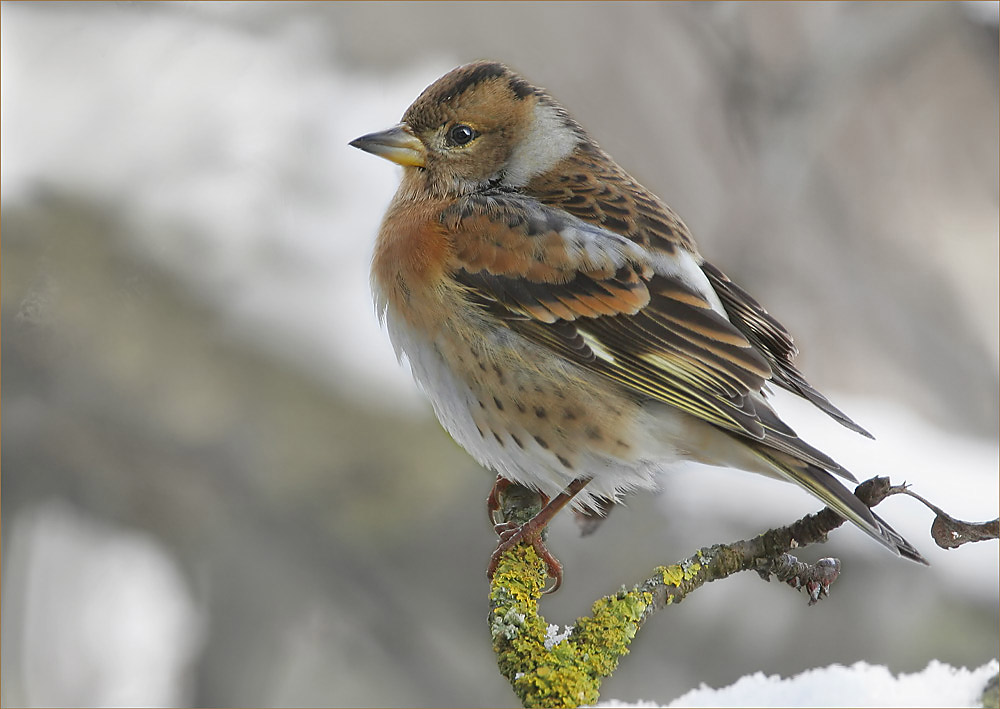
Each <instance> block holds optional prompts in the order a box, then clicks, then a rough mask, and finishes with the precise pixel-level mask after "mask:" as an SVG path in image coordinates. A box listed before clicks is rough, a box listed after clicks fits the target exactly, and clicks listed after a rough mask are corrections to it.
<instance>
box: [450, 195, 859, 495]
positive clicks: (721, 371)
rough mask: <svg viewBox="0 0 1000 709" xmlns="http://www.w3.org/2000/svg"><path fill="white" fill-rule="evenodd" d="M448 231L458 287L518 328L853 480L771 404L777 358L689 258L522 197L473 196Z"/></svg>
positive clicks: (642, 391)
mask: <svg viewBox="0 0 1000 709" xmlns="http://www.w3.org/2000/svg"><path fill="white" fill-rule="evenodd" d="M441 221H442V224H443V225H444V227H445V228H446V229H447V230H448V231H449V232H450V233H451V234H452V236H453V240H454V247H455V253H454V263H453V264H452V269H453V276H454V278H455V280H456V281H457V282H458V283H460V284H461V285H462V286H463V287H464V288H465V290H466V294H467V297H468V299H469V300H470V302H472V303H474V304H476V305H477V306H479V307H481V308H483V309H484V310H486V311H488V312H490V313H491V314H492V315H494V316H495V317H497V318H498V319H499V320H500V321H502V322H503V323H505V324H506V325H507V326H508V327H510V328H511V329H512V330H515V331H517V332H519V333H520V334H522V335H524V336H525V337H527V338H528V339H529V340H531V341H533V342H535V343H537V344H540V345H542V346H545V347H547V348H549V349H550V350H551V351H552V352H553V353H555V354H558V355H560V356H562V357H564V358H566V359H567V360H570V361H573V362H575V363H577V364H579V365H581V366H583V367H586V368H587V369H590V370H591V371H594V372H597V373H598V374H600V375H602V376H605V377H608V378H609V379H611V380H614V381H615V382H617V383H618V384H620V385H621V386H623V387H625V388H626V389H627V390H630V391H631V392H633V394H635V395H636V396H639V397H643V398H649V399H654V400H658V401H662V402H665V403H668V404H671V405H673V406H676V407H677V408H679V409H681V410H683V411H685V412H687V413H689V414H691V415H692V416H696V417H698V418H700V419H702V420H704V421H707V422H709V423H711V424H714V425H715V426H718V427H719V428H722V429H724V430H727V431H729V432H731V433H734V434H736V435H739V436H743V437H747V438H749V439H752V440H754V441H757V442H759V443H762V444H763V445H765V446H767V447H769V448H771V449H774V450H778V451H781V452H783V453H786V454H788V455H791V456H793V457H794V458H796V459H798V460H802V461H804V462H808V463H812V464H814V465H817V466H820V467H822V468H825V469H827V470H831V471H836V472H838V473H840V474H842V475H845V476H846V477H850V473H847V471H844V470H842V469H841V468H840V467H839V466H838V465H837V464H836V463H835V462H834V461H833V460H831V459H830V458H829V457H827V456H826V455H824V454H823V453H821V452H820V451H818V450H816V449H815V448H813V447H811V446H809V445H808V444H806V443H804V442H803V441H801V440H800V439H799V438H798V437H797V436H796V435H795V432H794V431H792V429H790V428H789V427H788V426H787V425H786V424H784V423H783V422H782V421H781V420H780V419H779V418H778V416H777V415H776V414H775V413H774V412H773V411H772V410H771V408H770V407H769V406H768V405H767V404H766V403H765V402H764V401H763V398H762V397H761V396H760V391H761V388H762V387H763V386H764V384H765V382H766V381H768V380H769V379H771V377H772V368H771V365H770V364H769V362H768V358H767V357H766V356H765V355H764V354H762V353H761V351H759V349H758V348H757V346H755V344H754V343H753V342H751V341H750V340H749V339H748V338H747V337H746V336H745V335H744V334H743V333H742V332H741V331H740V330H739V329H737V328H736V327H734V326H733V324H732V323H731V322H730V321H729V320H728V318H727V316H726V315H725V312H724V310H723V306H722V303H721V302H720V301H719V298H718V296H716V295H715V292H714V290H712V287H711V284H710V283H709V281H708V278H707V277H706V276H705V274H704V273H703V272H702V271H701V270H700V268H699V265H698V263H697V262H696V261H695V259H694V257H693V256H691V255H690V254H689V253H688V252H686V251H685V252H683V253H682V254H681V255H678V256H677V257H676V258H675V257H670V256H669V255H666V254H663V253H655V252H653V251H651V250H648V249H645V248H643V247H642V246H640V245H638V244H635V243H634V242H632V241H630V240H628V239H625V238H624V237H622V236H620V235H618V234H615V233H614V232H611V231H608V230H605V229H602V228H599V227H596V226H594V225H592V224H588V223H586V222H583V221H581V220H579V219H576V218H574V217H572V216H569V215H567V214H565V213H564V212H561V211H559V210H554V209H550V208H548V207H545V206H543V205H540V204H538V203H537V202H535V201H534V200H531V199H527V198H524V197H523V196H520V195H510V194H476V195H471V196H468V197H465V198H463V200H461V201H460V202H459V203H458V204H456V205H454V206H453V207H452V208H451V209H449V210H448V211H446V212H445V213H444V214H442V216H441Z"/></svg>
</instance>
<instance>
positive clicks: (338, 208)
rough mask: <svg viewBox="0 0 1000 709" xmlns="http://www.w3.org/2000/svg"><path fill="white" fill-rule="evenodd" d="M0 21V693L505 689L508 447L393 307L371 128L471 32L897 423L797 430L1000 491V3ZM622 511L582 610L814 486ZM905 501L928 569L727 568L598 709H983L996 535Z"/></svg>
mask: <svg viewBox="0 0 1000 709" xmlns="http://www.w3.org/2000/svg"><path fill="white" fill-rule="evenodd" d="M525 28H527V29H525ZM0 31H2V37H0V52H2V56H0V69H2V120H0V130H2V141H3V142H2V150H3V156H2V165H0V185H2V193H0V197H2V208H3V217H4V226H6V227H7V229H5V230H4V232H3V236H4V240H3V325H4V327H5V329H6V333H5V334H6V335H7V338H6V340H5V342H4V351H3V358H4V359H3V364H4V368H5V370H6V371H5V373H6V374H7V381H6V382H5V387H4V389H3V409H4V413H5V414H6V416H5V419H4V427H3V468H4V492H5V493H6V494H5V496H4V502H3V513H4V515H3V518H4V523H3V532H4V534H3V572H4V574H3V578H4V584H3V594H4V595H3V649H4V659H5V661H4V663H3V687H4V688H3V703H4V704H8V705H25V706H28V705H30V706H46V705H63V706H73V705H93V706H108V705H119V706H120V705H132V706H153V705H160V706H165V705H234V704H247V705H259V706H265V705H267V706H271V705H289V704H294V705H303V706H306V705H308V706H312V705H317V706H321V705H392V704H397V705H449V704H464V705H475V704H480V703H481V704H483V705H503V704H509V703H511V702H513V701H514V698H513V695H512V694H510V693H509V690H508V689H507V688H506V687H505V685H504V683H503V680H502V678H500V677H499V675H498V674H497V673H496V669H495V664H493V659H492V656H491V653H490V652H489V647H488V637H487V633H486V630H487V629H486V626H485V621H484V618H485V610H484V609H485V594H486V587H485V581H484V580H483V578H481V577H482V575H483V574H482V568H483V566H484V564H485V559H486V557H487V555H488V553H489V548H490V545H491V543H492V540H491V538H490V532H489V529H488V528H487V526H486V524H485V516H484V514H483V510H482V499H483V496H484V495H485V493H486V491H487V489H488V487H489V484H490V476H489V475H488V474H487V473H485V472H482V471H480V470H478V469H477V468H476V466H475V465H474V464H473V463H472V462H471V461H470V460H468V459H467V458H466V457H464V455H463V454H462V453H461V452H459V451H457V450H456V449H455V448H454V446H453V444H451V443H450V442H449V441H448V440H447V439H446V437H445V436H444V435H443V434H442V433H441V432H440V431H439V430H438V429H437V427H436V426H435V425H434V423H433V421H431V419H430V415H429V411H428V407H427V406H426V404H425V403H424V402H423V400H422V399H421V397H420V395H419V393H418V392H417V391H416V390H415V388H414V386H413V385H412V383H411V381H410V378H409V375H408V373H407V372H406V370H405V367H400V366H398V364H397V363H396V361H395V359H394V356H393V354H392V349H391V347H390V346H389V345H388V342H387V339H386V337H385V335H384V333H383V332H381V331H380V329H379V327H378V324H377V321H376V319H375V316H374V312H373V308H372V306H371V301H370V295H369V291H368V261H369V259H370V254H371V249H372V241H373V238H374V234H375V232H376V230H377V228H378V222H379V219H380V217H381V214H382V212H383V210H384V208H385V206H386V205H387V203H388V201H389V199H390V198H391V195H392V193H393V191H394V189H395V185H396V182H397V181H398V170H397V169H396V168H394V167H393V166H391V165H389V164H388V163H385V162H384V161H380V160H376V159H374V158H372V157H371V156H369V155H366V154H363V153H361V152H359V151H356V150H352V149H349V148H347V146H346V144H347V142H348V141H349V140H351V139H352V138H354V137H357V136H358V135H361V134H363V133H366V132H370V131H372V130H376V129H379V128H382V127H386V126H388V125H391V124H392V123H394V122H395V121H396V120H398V117H399V115H400V114H401V113H402V111H403V110H404V109H405V107H406V106H407V105H408V104H409V102H410V101H411V100H412V99H413V98H414V97H415V96H416V95H417V94H418V93H419V92H420V90H422V89H423V88H424V86H426V85H427V84H428V83H429V82H430V81H432V80H433V79H434V78H436V77H437V76H439V75H440V74H442V73H443V72H444V71H446V70H448V69H449V68H451V67H452V66H454V65H456V64H458V63H460V62H463V61H468V60H471V59H474V58H479V57H482V56H491V57H494V58H500V59H503V60H505V61H508V62H510V63H511V64H513V65H515V66H517V67H519V68H521V69H523V70H524V71H525V73H527V74H528V76H529V77H530V78H532V79H534V80H536V81H537V82H539V83H542V84H544V85H547V86H548V87H549V88H550V89H551V90H552V91H553V93H554V94H555V95H556V96H557V97H560V98H562V99H563V100H564V101H565V102H566V103H567V104H568V105H569V106H570V108H571V110H573V111H574V113H575V114H576V115H577V117H578V118H579V119H580V120H581V122H582V123H583V124H584V125H586V126H588V127H590V128H591V130H592V132H593V133H594V134H595V136H596V138H597V139H598V140H599V141H600V142H601V143H602V145H604V147H606V148H608V149H609V151H610V152H611V153H612V154H614V155H616V156H617V157H618V158H619V160H620V161H621V162H622V163H623V164H625V165H626V168H628V169H630V170H631V171H633V172H634V173H635V174H637V175H639V176H640V177H641V178H642V179H643V180H644V181H645V182H646V183H647V184H648V185H649V186H650V187H652V188H653V189H654V190H655V191H657V192H658V193H660V194H661V195H663V196H664V197H665V198H667V200H668V201H669V202H671V203H673V204H674V205H675V206H676V207H677V208H678V209H679V211H680V212H681V213H682V215H684V216H685V218H686V219H687V220H688V222H689V223H690V225H691V226H692V227H693V228H694V230H695V233H696V234H697V235H699V237H698V238H699V240H700V242H701V244H702V248H703V251H704V253H705V255H706V256H707V257H708V258H709V259H710V260H713V261H715V262H717V263H719V264H720V265H721V266H723V268H724V269H725V270H726V271H727V272H728V273H730V275H731V276H732V277H733V278H734V279H735V280H737V281H738V282H742V283H743V284H744V285H746V286H747V287H748V288H749V290H751V291H752V292H754V293H756V294H757V295H758V296H759V297H760V299H761V300H762V301H763V302H764V303H765V305H768V307H770V308H771V310H772V311H774V312H776V313H777V314H778V316H779V317H781V318H782V320H783V321H785V322H786V324H788V325H789V326H790V327H791V328H792V330H793V332H796V333H797V334H798V335H797V336H798V342H799V344H800V347H801V349H802V350H803V355H802V358H801V362H802V366H803V369H804V370H805V372H806V373H807V376H809V377H810V378H811V379H812V380H813V381H814V383H817V384H819V385H820V387H821V388H822V389H824V390H825V391H827V393H828V394H829V395H830V397H831V398H832V399H833V400H834V401H835V402H836V403H837V404H838V406H840V407H841V408H842V409H844V410H845V411H847V412H849V414H850V415H851V416H852V417H853V418H855V419H856V420H857V421H859V422H860V423H861V424H862V425H864V426H865V427H866V428H868V429H869V430H871V431H873V432H874V433H875V434H876V437H877V440H876V441H868V440H865V439H862V438H860V437H858V436H856V435H854V434H851V433H850V432H849V431H846V430H844V429H841V428H840V427H838V426H837V425H836V424H835V423H832V422H830V421H829V420H827V419H825V418H824V417H823V416H822V415H821V414H819V413H817V412H815V411H814V410H812V409H811V408H810V407H809V405H808V404H805V403H803V402H801V401H799V400H797V399H795V398H794V397H791V396H779V397H778V406H779V410H780V411H782V412H783V413H784V414H786V417H787V419H788V420H789V421H790V422H792V423H793V425H794V426H795V428H796V429H797V430H798V431H799V433H800V434H801V435H802V436H803V437H804V438H806V439H807V440H809V441H810V442H812V443H813V444H815V445H817V446H818V447H820V448H822V449H824V450H826V451H828V452H830V453H831V454H832V455H833V456H834V457H835V458H837V459H838V460H839V461H840V462H842V463H844V464H845V465H846V466H847V467H848V468H849V469H851V470H853V471H854V472H855V473H856V474H857V475H858V476H859V477H867V476H868V475H870V474H875V473H878V474H882V475H889V476H890V477H891V478H892V479H893V481H895V482H902V481H904V480H905V481H907V482H910V483H912V484H913V485H914V489H915V490H916V491H917V492H919V493H920V494H921V495H923V496H925V497H927V498H929V499H930V500H932V501H934V502H935V503H936V504H938V505H940V506H941V507H943V508H945V509H946V510H948V511H950V512H951V513H952V514H954V515H955V516H957V517H960V518H962V519H967V520H974V521H981V520H987V519H992V518H995V517H996V516H997V510H998V499H1000V490H998V474H997V471H998V466H1000V453H998V451H1000V449H998V444H997V418H998V414H997V376H998V363H997V357H998V324H997V322H998V316H997V292H998V286H997V230H998V226H997V208H998V203H997V177H996V172H997V136H996V127H997V103H998V101H997V87H996V58H997V56H996V3H982V4H975V3H970V4H965V5H964V6H956V7H953V8H946V7H944V6H940V5H936V4H933V3H932V4H929V5H927V6H923V7H918V6H911V5H906V4H902V5H900V6H899V7H894V8H888V7H883V8H876V7H867V8H866V7H843V8H833V7H811V8H809V7H804V6H793V7H790V8H787V9H785V8H778V7H767V6H756V5H752V4H751V5H742V6H734V5H729V4H721V5H710V6H706V7H686V6H667V7H664V6H656V5H645V6H643V5H640V6H634V5H623V6H619V7H608V6H604V5H601V4H594V5H591V6H578V5H539V6H535V7H525V6H516V7H512V8H507V9H503V10H500V9H498V7H496V6H491V5H490V4H483V5H482V6H476V5H466V4H445V5H438V4H412V5H409V4H404V5H395V4H384V5H369V6H362V5H354V4H350V3H344V4H339V3H338V4H333V5H323V4H316V5H313V4H307V5H305V6H302V5H292V6H290V7H287V6H283V5H273V4H267V3H263V4H254V5H242V4H209V3H205V4H202V3H198V4H185V3H178V4H173V3H171V4H165V5H161V4H146V3H137V4H129V3H125V4H116V5H82V6H76V5H55V6H49V5H45V4H39V5H34V4H17V3H5V4H4V5H3V6H2V24H0ZM550 33H551V34H550ZM609 38H610V39H611V40H612V41H611V42H610V46H605V44H602V42H604V41H605V40H608V39H609ZM546 42H548V44H546ZM581 44H583V45H584V46H579V45H581ZM590 46H594V47H598V46H599V47H600V49H599V50H595V51H593V52H591V51H590V50H589V49H587V47H590ZM602 52H603V54H602ZM747 57H749V59H747ZM727 62H728V64H727ZM991 62H992V63H991ZM720 65H722V69H720V68H719V67H720ZM726 67H729V69H730V70H731V69H732V68H733V67H737V68H738V71H736V72H735V73H730V74H727V73H726V72H725V71H724V69H725V68H726ZM803 67H805V68H803ZM796 72H800V74H801V75H797V74H796ZM724 81H729V82H730V83H729V84H725V83H724ZM775 87H777V88H775ZM927 87H934V92H930V91H929V90H928V89H927ZM723 88H724V89H725V90H723ZM914 97H919V98H914ZM911 101H916V103H915V104H912V105H911V103H910V102H911ZM873 116H875V117H873ZM866 121H871V123H868V122H866ZM873 125H874V127H872V126H873ZM942 136H943V137H942ZM302 402H306V403H302ZM629 507H630V510H621V511H616V512H615V513H614V514H613V515H612V516H611V518H610V519H609V521H608V522H607V523H606V524H605V529H602V530H601V531H600V532H599V533H598V534H597V535H595V536H594V537H593V538H592V539H585V540H580V539H578V538H576V535H575V533H574V530H573V528H572V525H571V523H569V522H568V521H567V520H559V521H558V522H557V523H556V524H555V525H554V531H553V539H554V540H555V541H554V548H555V550H556V552H557V553H558V554H559V556H560V557H561V558H562V561H563V562H564V563H565V564H566V568H567V577H566V582H567V588H566V589H565V590H563V591H561V592H560V594H558V596H557V597H556V598H554V599H551V601H549V600H547V601H546V604H548V605H543V610H545V611H546V612H549V611H551V615H552V617H553V618H554V619H556V620H558V622H562V623H568V622H571V620H572V618H573V617H575V616H576V615H580V614H582V613H585V612H586V611H587V606H588V604H589V602H590V601H592V600H593V599H594V598H596V597H597V596H599V595H601V594H604V593H608V592H611V591H613V590H614V589H615V588H616V587H617V586H618V585H620V584H623V583H631V582H635V581H638V580H640V579H641V578H642V575H643V574H644V573H646V571H647V570H648V569H651V568H652V567H653V566H655V565H656V564H658V563H665V562H669V561H672V560H674V559H676V558H680V557H682V556H685V555H687V554H689V553H690V552H691V551H693V550H694V549H696V548H697V547H699V546H701V545H704V544H709V543H713V542H717V541H726V540H729V539H735V538H739V537H743V536H747V535H749V534H754V533H756V532H758V531H761V530H763V529H765V528H767V527H769V526H773V525H776V524H781V523H786V522H788V521H791V520H792V519H794V518H796V517H797V516H799V515H801V514H805V513H807V512H809V511H813V510H814V509H815V508H816V505H815V503H814V502H813V501H812V500H811V498H809V497H808V496H807V495H804V494H803V493H802V492H801V491H799V490H797V489H796V488H794V487H792V486H784V485H779V484H776V483H774V482H773V481H769V480H765V479H758V478H755V477H753V476H747V475H745V474H741V473H739V472H734V471H724V470H714V469H709V468H704V467H699V466H690V467H689V468H686V469H684V470H681V471H678V472H677V473H676V474H675V475H673V476H671V477H670V479H669V480H666V481H665V483H664V492H663V494H662V495H659V496H656V497H647V498H642V499H636V500H633V501H630V503H629ZM879 511H880V514H881V515H882V516H884V517H886V518H887V519H889V520H891V522H892V524H893V525H894V526H895V527H896V528H897V529H898V530H899V531H900V532H902V533H903V534H904V535H905V536H907V537H908V538H909V539H910V540H911V541H913V542H914V543H915V544H916V545H917V546H918V547H919V548H920V549H921V550H922V551H923V552H924V553H925V555H926V556H927V557H928V559H929V560H930V561H931V567H930V568H929V569H922V568H919V567H917V566H916V565H913V564H907V563H905V562H902V561H899V560H895V559H893V558H891V557H889V556H888V555H886V554H885V553H884V551H883V550H881V549H879V548H878V547H877V546H876V545H873V544H871V543H870V540H868V539H866V538H865V537H864V535H862V534H861V533H859V532H857V531H856V530H853V529H844V530H840V531H838V532H837V533H836V534H835V535H833V536H832V538H831V541H830V542H829V543H828V545H827V548H823V549H820V550H819V551H818V552H816V554H815V556H821V555H830V554H832V555H836V556H838V557H839V558H841V559H842V560H843V562H844V577H843V578H842V579H841V580H840V581H839V582H838V584H837V585H836V586H834V589H833V596H832V597H831V598H830V599H827V600H825V601H823V602H822V603H821V604H819V606H817V607H815V608H810V609H806V608H805V602H804V598H802V597H800V596H799V595H798V594H795V593H794V592H793V591H791V590H789V589H785V588H783V587H778V586H776V585H775V584H771V585H765V584H762V583H761V582H760V581H759V580H757V579H756V578H745V579H731V580H730V581H731V582H730V581H727V582H726V583H720V584H713V585H712V588H705V589H703V591H702V592H699V594H696V595H695V596H694V597H692V599H690V600H689V601H687V602H685V603H684V604H683V606H680V607H678V608H677V609H669V611H664V612H662V613H661V614H660V615H659V616H658V617H657V618H655V619H654V620H653V621H652V622H650V624H649V625H648V626H647V627H646V628H645V629H644V630H643V633H642V634H641V636H640V638H639V639H638V640H637V641H636V644H635V647H634V649H633V653H632V655H630V656H629V657H628V658H626V659H625V660H624V661H623V663H622V667H621V669H620V670H619V672H618V674H617V675H616V676H615V678H614V679H613V680H611V681H609V682H608V683H607V685H606V690H605V692H604V695H603V696H604V697H606V698H611V697H619V698H620V699H622V700H627V701H635V700H640V699H643V700H650V699H655V703H654V704H650V706H653V705H660V704H663V705H667V702H670V700H671V698H672V697H677V699H674V700H673V702H672V703H670V704H669V705H670V706H712V705H716V706H746V705H751V706H752V705H773V706H822V705H841V706H918V705H919V706H972V705H974V704H975V702H976V701H977V697H978V691H980V690H981V687H982V685H983V683H984V682H985V680H986V679H987V678H988V677H989V676H990V675H992V674H995V673H996V670H997V664H996V660H995V658H996V657H997V655H998V654H1000V651H998V647H997V646H998V640H997V635H998V633H997V625H998V612H997V605H998V574H1000V572H998V554H997V545H996V543H995V542H993V543H986V544H980V545H971V546H966V547H963V548H962V549H960V550H954V551H950V552H945V551H943V550H939V549H937V548H935V547H934V545H933V543H932V541H931V540H930V539H929V537H928V534H927V530H928V528H929V525H930V522H931V519H932V515H931V514H930V513H929V512H928V511H927V510H926V509H924V508H923V507H922V506H920V505H919V504H917V503H916V502H915V501H914V500H910V499H906V498H903V497H898V498H893V499H891V500H889V501H887V502H886V503H884V505H883V506H882V507H881V508H880V510H879ZM625 549H628V550H629V551H630V553H623V550H625ZM428 550H430V551H428ZM811 551H812V550H806V552H805V553H804V554H803V556H807V555H808V554H809V553H810V552H811ZM808 558H815V557H808ZM456 578H459V579H460V580H456ZM609 579H610V580H611V584H610V586H609V585H608V581H609ZM962 667H967V668H968V669H967V670H965V669H960V668H962ZM811 668H820V669H811ZM822 668H827V669H825V670H824V669H822ZM744 675H745V676H744ZM779 675H780V676H781V677H785V678H789V677H792V679H784V680H779V679H778V676H779ZM741 676H742V677H743V678H742V679H740V678H741ZM710 686H711V687H716V688H720V687H724V688H723V689H718V690H717V691H713V690H710V689H708V687H710ZM615 705H616V704H614V703H609V704H608V706H615Z"/></svg>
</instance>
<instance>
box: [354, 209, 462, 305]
mask: <svg viewBox="0 0 1000 709" xmlns="http://www.w3.org/2000/svg"><path fill="white" fill-rule="evenodd" d="M442 207H443V205H442V204H441V203H440V202H436V201H433V202H432V201H426V202H423V201H421V202H414V201H409V200H406V201H400V200H394V201H393V203H392V204H391V205H390V207H389V211H388V212H386V215H385V219H384V220H383V221H382V228H381V229H380V230H379V235H378V239H377V241H376V243H375V254H374V257H373V259H372V276H373V279H374V281H375V284H376V287H377V288H378V289H379V290H380V291H381V295H382V297H383V298H384V299H385V303H386V305H387V306H388V307H389V308H390V309H391V310H392V311H393V312H394V313H396V314H397V315H401V316H403V317H405V318H406V319H407V320H409V321H410V322H411V324H415V325H416V324H423V323H418V321H430V322H433V320H434V319H435V313H434V312H433V309H434V308H435V304H436V303H439V302H440V299H441V296H442V295H443V293H442V290H443V289H444V288H445V286H446V278H445V275H446V273H445V268H446V264H447V263H448V261H449V260H450V258H451V254H452V252H453V245H452V243H451V239H450V237H449V236H448V234H447V233H446V232H445V229H444V228H443V227H442V225H441V223H440V222H439V220H438V215H440V213H441V210H442Z"/></svg>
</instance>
